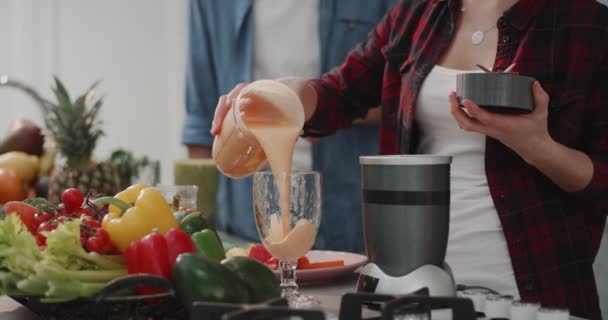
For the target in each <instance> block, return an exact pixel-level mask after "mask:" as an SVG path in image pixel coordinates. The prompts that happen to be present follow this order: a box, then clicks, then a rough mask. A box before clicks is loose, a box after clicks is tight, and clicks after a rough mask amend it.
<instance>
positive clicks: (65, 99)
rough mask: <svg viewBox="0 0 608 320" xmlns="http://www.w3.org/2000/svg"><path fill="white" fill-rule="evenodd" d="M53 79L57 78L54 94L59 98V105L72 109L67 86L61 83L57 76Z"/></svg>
mask: <svg viewBox="0 0 608 320" xmlns="http://www.w3.org/2000/svg"><path fill="white" fill-rule="evenodd" d="M53 78H55V88H54V89H53V93H55V97H56V98H57V104H58V105H60V106H64V107H71V106H72V102H71V100H70V95H69V94H68V91H67V90H66V89H65V86H64V85H63V83H61V81H60V80H59V78H57V77H56V76H55V77H53Z"/></svg>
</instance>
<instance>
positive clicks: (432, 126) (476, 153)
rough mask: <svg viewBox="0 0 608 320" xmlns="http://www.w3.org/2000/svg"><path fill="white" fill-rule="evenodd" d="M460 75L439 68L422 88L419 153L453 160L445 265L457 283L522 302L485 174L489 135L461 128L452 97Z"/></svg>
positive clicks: (434, 70)
mask: <svg viewBox="0 0 608 320" xmlns="http://www.w3.org/2000/svg"><path fill="white" fill-rule="evenodd" d="M461 72H473V71H461V70H454V69H448V68H444V67H441V66H435V67H434V68H433V69H432V70H431V72H430V74H429V75H428V77H427V78H426V80H425V81H424V83H423V85H422V88H421V89H420V95H419V97H418V100H417V105H416V116H415V117H416V122H417V124H418V126H419V128H420V145H419V147H418V150H417V151H418V153H423V154H440V155H450V156H452V165H451V173H450V178H451V180H450V184H451V186H450V192H451V193H450V197H451V201H450V234H449V242H448V250H447V257H446V261H447V263H448V264H449V265H450V267H451V268H452V271H453V273H454V277H455V279H456V283H458V284H465V285H480V286H485V287H488V288H491V289H494V290H497V291H498V292H500V293H502V294H508V295H513V296H515V297H516V298H517V297H519V291H518V289H517V284H516V282H515V277H514V274H513V267H512V265H511V258H510V256H509V252H508V249H507V243H506V240H505V236H504V233H503V230H502V226H501V224H500V220H499V219H498V213H497V212H496V208H495V207H494V202H493V200H492V197H491V196H490V189H489V187H488V180H487V178H486V174H485V164H484V154H485V141H486V138H485V136H484V135H482V134H479V133H472V132H467V131H464V130H462V129H460V128H459V127H458V123H457V122H456V120H455V119H454V118H453V117H452V115H451V113H450V105H449V101H448V95H449V94H450V92H452V91H456V74H458V73H461Z"/></svg>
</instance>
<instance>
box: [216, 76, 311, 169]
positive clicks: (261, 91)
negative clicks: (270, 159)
mask: <svg viewBox="0 0 608 320" xmlns="http://www.w3.org/2000/svg"><path fill="white" fill-rule="evenodd" d="M285 122H288V123H290V124H295V125H297V126H299V127H300V128H301V127H303V126H304V107H303V106H302V103H301V102H300V99H299V98H298V96H297V95H296V93H295V92H294V91H293V90H291V89H290V88H289V87H287V86H286V85H284V84H282V83H280V82H278V81H274V80H258V81H255V82H252V83H251V84H249V85H247V86H246V87H245V88H243V89H242V90H241V92H240V93H239V95H238V96H237V98H236V99H235V101H234V103H233V104H232V107H231V109H230V110H229V111H228V114H227V115H226V118H224V122H223V124H222V130H221V132H220V134H219V135H217V136H216V137H215V139H214V141H213V149H212V155H213V159H214V160H215V162H216V165H217V168H218V170H220V171H221V172H222V173H223V174H224V175H226V176H228V177H231V178H243V177H246V176H249V175H251V174H253V173H254V172H256V171H258V170H260V169H261V168H262V167H264V165H265V164H266V162H267V159H266V154H265V152H264V150H263V148H262V146H261V145H260V143H259V142H258V140H257V138H256V136H255V133H254V132H252V131H251V130H249V128H248V125H249V124H254V123H255V125H256V126H257V127H259V126H260V125H263V126H268V127H269V128H272V127H273V126H276V125H277V124H281V123H285Z"/></svg>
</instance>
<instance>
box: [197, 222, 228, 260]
mask: <svg viewBox="0 0 608 320" xmlns="http://www.w3.org/2000/svg"><path fill="white" fill-rule="evenodd" d="M192 241H194V245H195V246H196V249H197V251H198V252H199V253H201V254H203V255H205V256H207V257H208V258H210V259H213V260H215V261H222V260H224V259H225V258H226V252H225V251H224V247H223V246H222V242H221V241H220V238H219V237H218V235H217V234H216V233H215V231H213V230H211V229H205V230H203V231H199V232H196V233H194V234H193V235H192Z"/></svg>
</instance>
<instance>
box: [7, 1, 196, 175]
mask: <svg viewBox="0 0 608 320" xmlns="http://www.w3.org/2000/svg"><path fill="white" fill-rule="evenodd" d="M186 9H187V3H186V0H170V1H168V0H129V1H121V0H85V1H82V0H2V1H0V21H2V25H3V27H2V28H0V48H1V50H0V74H8V75H9V76H13V77H16V78H19V79H22V80H24V81H26V82H28V83H30V84H32V85H33V86H34V87H35V88H37V89H38V90H40V91H41V92H42V93H43V94H45V95H48V96H50V94H51V92H50V89H49V88H50V86H51V84H52V75H53V74H57V75H58V76H59V77H60V78H61V79H62V80H63V81H64V83H65V84H66V86H67V87H68V90H70V92H73V94H77V93H82V91H83V90H85V89H86V88H87V87H88V86H89V85H90V84H91V83H93V82H94V81H95V80H98V79H102V80H103V81H102V83H101V85H100V87H99V92H100V93H101V94H105V95H106V99H105V105H104V107H103V109H102V112H101V119H103V121H104V123H105V126H104V129H105V132H106V136H105V137H103V138H102V139H101V140H100V142H99V145H98V148H97V150H96V152H95V156H96V157H97V158H105V157H107V156H108V155H109V153H110V152H111V150H113V149H115V148H118V147H123V148H127V149H129V150H132V151H133V152H134V153H135V154H136V155H138V156H142V155H148V156H150V157H152V158H154V159H159V160H161V161H162V180H163V182H172V175H173V172H172V162H173V160H176V159H180V158H183V157H185V150H184V148H182V146H181V145H180V143H179V134H180V128H181V124H182V120H183V115H184V112H183V78H184V77H183V74H184V72H183V68H184V63H185V62H184V61H185V48H186V32H187V29H186V24H187V21H186V20H187V14H186ZM22 116H24V117H31V118H32V119H35V120H37V121H38V123H40V124H41V117H40V115H39V113H38V110H37V109H36V107H35V105H34V104H33V102H32V101H30V100H29V98H27V97H25V96H24V95H23V94H21V93H17V92H12V91H9V90H7V89H1V90H0V133H3V132H5V131H6V130H7V126H8V124H9V123H10V121H11V120H13V119H15V118H17V117H22Z"/></svg>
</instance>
